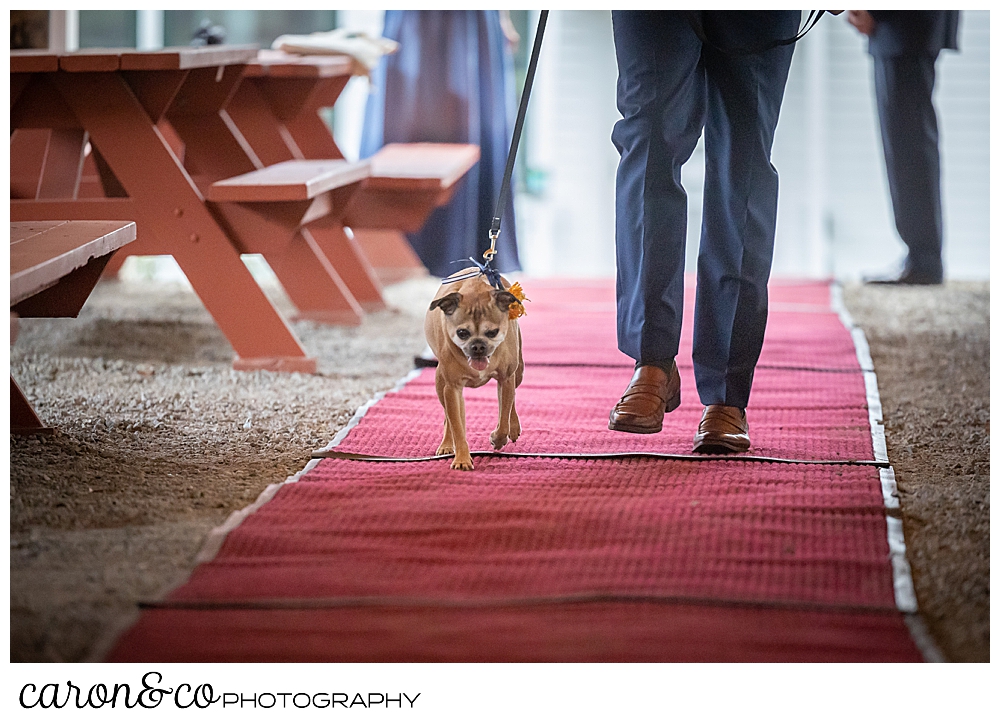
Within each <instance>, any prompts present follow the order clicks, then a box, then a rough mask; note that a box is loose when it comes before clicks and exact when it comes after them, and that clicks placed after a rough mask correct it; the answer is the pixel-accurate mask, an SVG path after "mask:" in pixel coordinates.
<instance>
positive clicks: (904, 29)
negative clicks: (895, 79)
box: [868, 10, 958, 58]
mask: <svg viewBox="0 0 1000 723" xmlns="http://www.w3.org/2000/svg"><path fill="white" fill-rule="evenodd" d="M868 12H870V13H871V15H872V17H873V18H874V19H875V33H874V34H873V35H872V36H871V38H869V40H868V52H869V53H871V54H872V55H874V56H875V57H881V58H888V57H893V56H896V55H913V54H918V53H928V54H930V55H933V56H937V54H938V53H940V52H941V50H943V49H944V48H948V49H949V50H958V10H869V11H868Z"/></svg>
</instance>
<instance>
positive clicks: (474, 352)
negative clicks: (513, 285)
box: [424, 269, 524, 470]
mask: <svg viewBox="0 0 1000 723" xmlns="http://www.w3.org/2000/svg"><path fill="white" fill-rule="evenodd" d="M474 270H475V269H465V270H464V271H459V272H458V273H456V274H454V275H455V276H459V275H461V274H464V273H468V272H470V271H474ZM503 283H504V286H505V287H506V288H510V284H509V283H508V282H507V280H506V279H503ZM516 303H518V299H517V297H516V296H514V295H513V294H511V293H510V292H509V291H500V290H498V289H495V288H494V287H492V286H490V285H489V283H487V282H486V280H485V278H484V277H482V276H475V277H473V278H470V279H466V280H464V281H457V282H453V283H450V284H449V283H446V284H442V285H441V288H440V289H438V292H437V294H436V295H435V296H434V301H432V302H431V306H430V309H428V310H427V316H426V317H425V319H424V333H425V334H426V335H427V343H428V344H429V345H430V347H431V350H433V352H434V355H435V356H436V357H437V360H438V365H437V375H436V377H435V381H436V383H437V384H436V386H437V394H438V399H439V400H440V401H441V406H443V407H444V438H443V439H442V440H441V446H440V447H438V450H437V453H438V454H454V455H455V459H454V460H453V461H452V463H451V468H452V469H463V470H471V469H472V456H471V455H470V454H469V443H468V442H467V441H466V438H465V398H464V396H463V392H464V388H465V387H481V386H483V385H484V384H486V382H488V381H489V380H490V379H496V380H497V396H498V397H499V402H500V418H499V420H498V421H497V428H496V429H494V430H493V433H492V434H490V442H491V443H492V444H493V448H494V449H500V448H501V447H503V446H504V445H505V444H507V440H508V439H509V440H510V441H511V442H516V441H517V438H518V437H519V436H520V434H521V422H520V420H518V418H517V411H516V410H515V409H514V389H515V388H517V387H518V386H520V384H521V379H522V377H523V376H524V361H523V360H522V358H521V330H520V329H519V328H518V324H517V320H516V319H512V318H510V313H509V312H508V310H509V308H510V306H511V304H516Z"/></svg>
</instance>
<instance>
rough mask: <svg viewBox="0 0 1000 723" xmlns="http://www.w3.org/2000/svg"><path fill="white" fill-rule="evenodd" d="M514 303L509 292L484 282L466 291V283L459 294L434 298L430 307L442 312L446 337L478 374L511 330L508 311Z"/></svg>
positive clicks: (514, 298) (453, 293)
mask: <svg viewBox="0 0 1000 723" xmlns="http://www.w3.org/2000/svg"><path fill="white" fill-rule="evenodd" d="M516 301H517V298H516V297H515V296H514V295H513V294H511V293H510V292H509V291H499V290H497V289H494V288H493V287H491V286H489V285H488V284H484V283H479V284H477V285H476V286H474V287H473V288H471V289H470V288H469V285H468V284H466V285H463V287H462V290H461V292H458V291H455V292H452V293H450V294H448V295H447V296H443V297H441V298H440V299H435V300H434V301H433V302H431V307H430V308H431V310H433V309H440V310H441V311H442V313H443V315H444V324H445V330H446V332H447V334H448V338H450V339H451V341H452V343H453V344H455V346H457V347H458V348H459V349H461V350H462V353H463V354H465V358H466V359H467V360H468V362H469V366H470V367H472V368H473V369H475V370H476V371H480V372H481V371H483V370H485V369H486V367H487V366H489V363H490V357H491V356H493V352H494V351H496V349H497V347H499V346H500V345H501V344H502V343H503V340H504V339H505V338H506V337H507V333H508V331H509V330H510V328H511V323H510V316H509V314H508V309H509V308H510V305H511V304H512V303H514V302H516Z"/></svg>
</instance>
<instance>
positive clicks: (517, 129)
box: [483, 10, 549, 264]
mask: <svg viewBox="0 0 1000 723" xmlns="http://www.w3.org/2000/svg"><path fill="white" fill-rule="evenodd" d="M548 17H549V11H548V10H542V11H541V13H540V14H539V16H538V29H537V30H536V31H535V44H534V46H533V47H532V48H531V60H530V61H529V62H528V74H527V75H526V76H525V78H524V90H523V91H522V92H521V104H520V106H518V109H517V122H516V123H514V135H513V137H511V139H510V151H509V152H508V153H507V168H506V169H505V170H504V172H503V185H501V186H500V198H499V199H497V208H496V211H494V212H493V225H492V226H490V250H489V251H487V252H486V253H485V254H483V256H484V257H485V258H486V263H487V264H489V263H490V261H491V260H492V259H493V257H494V256H495V255H496V248H497V237H498V236H499V235H500V217H501V216H502V215H503V209H504V207H505V206H506V205H507V196H509V195H510V177H511V176H512V175H513V174H514V158H515V156H517V145H518V143H519V142H520V140H521V128H522V127H523V126H524V115H525V113H526V112H527V110H528V96H530V95H531V84H532V82H533V81H534V80H535V66H537V65H538V51H539V50H541V49H542V34H543V33H544V32H545V22H546V20H548Z"/></svg>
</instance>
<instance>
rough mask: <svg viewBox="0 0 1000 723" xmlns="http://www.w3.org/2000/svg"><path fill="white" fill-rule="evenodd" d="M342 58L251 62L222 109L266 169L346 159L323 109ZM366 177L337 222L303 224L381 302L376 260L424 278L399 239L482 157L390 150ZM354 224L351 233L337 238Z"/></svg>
mask: <svg viewBox="0 0 1000 723" xmlns="http://www.w3.org/2000/svg"><path fill="white" fill-rule="evenodd" d="M352 66H353V63H352V61H351V59H350V58H349V57H347V56H344V55H307V56H302V55H295V54H292V53H285V52H282V51H277V50H261V51H260V52H259V53H258V54H257V58H256V59H255V60H254V61H252V62H250V63H248V64H247V68H246V71H245V79H244V82H243V83H241V84H240V86H239V87H238V88H237V89H236V92H235V93H234V94H233V97H232V98H231V99H230V101H229V103H228V105H227V106H226V110H227V111H228V113H229V115H230V117H231V118H232V119H233V122H234V123H235V124H236V126H237V127H238V128H239V129H240V130H241V132H242V133H243V135H244V137H245V138H246V139H247V142H248V143H249V144H250V146H251V147H252V148H253V149H254V152H255V153H257V155H258V156H259V157H260V158H261V160H262V161H264V162H265V163H277V162H279V161H284V160H289V159H292V158H302V159H330V158H343V157H344V154H343V153H342V152H341V150H340V148H339V147H338V146H337V143H336V140H335V139H334V137H333V134H332V133H331V132H330V128H329V126H328V125H327V124H326V122H325V121H324V120H323V118H322V116H321V111H322V110H323V109H324V108H330V107H332V106H333V105H334V104H335V103H336V102H337V99H338V98H339V97H340V94H341V92H342V91H343V89H344V87H345V86H346V85H347V82H348V80H349V79H350V75H351V72H352V71H351V69H352ZM370 160H371V164H372V166H371V173H370V174H369V176H368V178H366V179H365V181H364V182H363V183H362V185H361V189H360V190H359V191H358V192H357V193H355V194H354V195H353V196H352V197H351V199H350V201H349V203H348V206H347V209H346V211H345V213H344V216H343V219H342V221H343V224H342V225H336V224H335V220H336V219H334V218H333V217H330V216H328V217H326V218H324V219H322V220H320V221H317V222H315V223H312V224H310V225H309V230H310V231H311V232H312V235H313V236H314V237H315V238H316V239H317V242H318V243H319V244H320V245H321V246H322V247H324V248H325V249H327V253H328V254H329V255H330V257H331V258H336V259H337V260H338V262H337V263H338V270H339V271H340V272H341V274H342V276H343V278H344V280H345V282H346V283H347V284H348V286H349V287H350V288H351V291H352V292H353V293H354V294H355V296H356V297H357V298H358V299H359V300H361V301H362V303H363V305H366V304H374V305H375V306H378V305H379V304H380V303H381V296H380V295H379V294H378V292H377V281H375V280H374V279H375V274H374V273H373V269H372V265H373V264H372V263H370V262H374V266H376V267H380V268H381V269H382V270H384V271H383V274H384V276H385V278H387V279H388V280H395V279H396V278H398V276H394V275H393V272H394V271H395V272H399V271H400V270H403V271H404V275H405V270H406V269H414V268H418V269H420V270H421V272H422V271H423V266H422V265H421V264H420V262H419V260H418V259H417V257H416V254H414V253H413V251H412V249H411V248H410V246H409V244H408V243H407V242H406V239H405V238H404V237H403V236H402V234H401V232H404V231H417V230H419V229H420V228H421V227H423V225H424V223H425V222H426V221H427V217H428V216H429V215H430V214H431V212H432V211H433V210H434V209H435V208H437V207H438V206H441V205H443V204H445V203H447V201H448V199H449V198H451V195H452V193H453V192H454V190H455V189H456V188H457V186H458V183H459V182H460V181H461V179H462V178H463V177H464V176H465V174H466V173H467V172H468V171H469V169H470V168H472V167H473V166H474V165H475V164H476V163H477V162H478V160H479V147H478V146H476V145H472V144H467V143H405V144H398V143H394V144H388V145H386V146H385V147H384V148H382V149H381V150H380V151H379V152H378V153H376V154H375V155H374V156H373V157H372V158H371V159H370ZM343 226H348V227H350V229H351V231H352V233H351V235H349V236H348V235H346V234H344V232H343Z"/></svg>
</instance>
